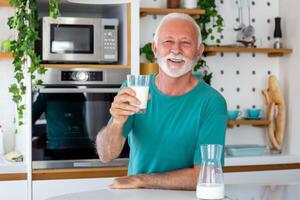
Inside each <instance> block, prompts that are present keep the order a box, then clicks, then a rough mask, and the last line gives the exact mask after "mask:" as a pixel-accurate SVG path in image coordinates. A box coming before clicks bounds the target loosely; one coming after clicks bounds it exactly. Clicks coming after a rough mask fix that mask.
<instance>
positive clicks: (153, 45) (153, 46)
mask: <svg viewBox="0 0 300 200" xmlns="http://www.w3.org/2000/svg"><path fill="white" fill-rule="evenodd" d="M152 51H153V53H154V57H155V58H157V56H156V55H157V46H156V44H155V41H153V42H152Z"/></svg>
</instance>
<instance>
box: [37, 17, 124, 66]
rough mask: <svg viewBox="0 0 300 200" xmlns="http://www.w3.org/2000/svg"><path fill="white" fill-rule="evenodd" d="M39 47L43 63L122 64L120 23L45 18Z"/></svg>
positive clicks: (100, 19)
mask: <svg viewBox="0 0 300 200" xmlns="http://www.w3.org/2000/svg"><path fill="white" fill-rule="evenodd" d="M40 23H41V25H40V32H39V34H40V38H41V40H39V41H38V42H37V43H36V48H37V51H38V53H39V54H40V56H41V58H42V62H43V63H116V62H118V23H119V21H118V19H115V18H110V19H108V18H79V17H59V18H57V19H53V18H51V17H43V18H41V21H40Z"/></svg>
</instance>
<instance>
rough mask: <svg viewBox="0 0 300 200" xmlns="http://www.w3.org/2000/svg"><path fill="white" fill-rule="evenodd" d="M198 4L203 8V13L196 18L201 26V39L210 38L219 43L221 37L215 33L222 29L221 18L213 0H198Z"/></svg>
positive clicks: (219, 32) (218, 33) (220, 31)
mask: <svg viewBox="0 0 300 200" xmlns="http://www.w3.org/2000/svg"><path fill="white" fill-rule="evenodd" d="M199 5H200V8H201V9H203V10H205V14H203V15H201V16H200V18H199V19H197V20H196V21H197V23H198V24H199V26H200V27H201V35H202V40H203V41H205V40H206V39H210V40H212V41H213V42H216V43H218V44H219V43H220V42H221V38H220V37H217V35H220V34H221V33H222V31H223V18H222V16H221V15H220V14H219V13H218V11H217V9H216V4H215V0H199ZM216 33H217V34H216Z"/></svg>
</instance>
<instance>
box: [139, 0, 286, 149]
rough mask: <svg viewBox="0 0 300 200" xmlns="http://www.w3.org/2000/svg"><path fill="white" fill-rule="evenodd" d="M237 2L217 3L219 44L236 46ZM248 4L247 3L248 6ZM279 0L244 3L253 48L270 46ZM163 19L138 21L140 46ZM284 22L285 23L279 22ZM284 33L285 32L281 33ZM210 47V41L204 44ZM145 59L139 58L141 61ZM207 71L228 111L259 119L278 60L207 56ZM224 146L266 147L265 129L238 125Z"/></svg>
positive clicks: (156, 3)
mask: <svg viewBox="0 0 300 200" xmlns="http://www.w3.org/2000/svg"><path fill="white" fill-rule="evenodd" d="M237 3H238V2H237V0H216V5H217V9H218V11H219V13H220V14H221V16H222V17H223V18H224V25H225V26H224V31H223V33H222V35H220V36H221V37H222V38H223V39H222V42H221V45H232V44H237V43H236V36H237V32H236V31H234V30H233V29H234V27H235V26H236V24H237V23H238V21H239V20H240V19H239V15H238V5H237ZM248 3H249V4H248ZM278 3H279V2H278V0H249V1H248V0H244V2H243V21H244V24H245V25H248V7H247V5H249V6H250V20H251V25H253V26H254V28H255V38H256V46H258V47H272V46H273V42H274V40H273V31H274V24H275V22H274V18H275V17H277V16H278V14H279V9H278ZM140 5H141V7H166V0H141V3H140ZM162 17H163V16H159V15H148V16H146V17H142V18H141V19H140V22H141V23H140V41H141V44H140V46H143V45H144V44H145V43H147V42H150V41H152V38H153V35H154V31H155V28H156V26H157V25H158V23H159V21H160V20H161V18H162ZM282 23H284V22H282ZM283 34H284V33H283ZM206 42H207V43H208V44H212V43H211V41H206ZM144 60H145V59H144V58H143V57H141V61H144ZM206 61H207V64H208V66H209V71H211V72H213V78H212V87H214V88H215V89H216V90H218V91H219V92H220V93H221V94H222V95H223V96H224V97H225V99H226V101H227V105H228V109H229V110H232V109H239V110H240V111H242V113H243V114H242V117H245V116H246V109H248V108H253V107H256V108H262V110H263V113H262V117H265V116H266V106H265V102H264V99H263V96H262V95H261V90H262V89H265V88H266V87H267V78H268V76H269V75H270V74H274V75H277V76H279V59H278V58H269V57H268V56H267V55H266V54H258V53H256V54H253V53H219V54H217V55H216V56H210V57H206ZM226 143H227V144H250V143H251V144H267V139H266V129H264V128H255V127H252V126H240V127H235V128H233V129H228V131H227V139H226Z"/></svg>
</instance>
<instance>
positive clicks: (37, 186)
mask: <svg viewBox="0 0 300 200" xmlns="http://www.w3.org/2000/svg"><path fill="white" fill-rule="evenodd" d="M112 180H113V178H95V179H68V180H66V179H62V180H42V181H33V185H32V189H33V192H32V196H33V198H32V199H33V200H44V199H47V198H50V197H53V196H57V195H62V194H68V193H74V192H84V191H90V190H99V189H104V188H107V187H108V185H110V184H111V183H112Z"/></svg>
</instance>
